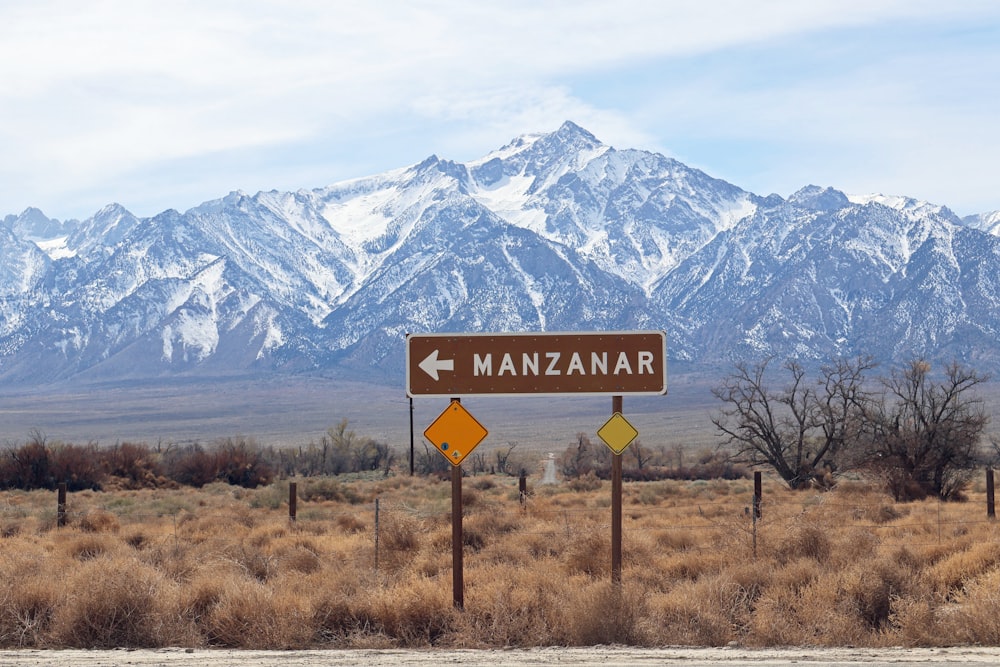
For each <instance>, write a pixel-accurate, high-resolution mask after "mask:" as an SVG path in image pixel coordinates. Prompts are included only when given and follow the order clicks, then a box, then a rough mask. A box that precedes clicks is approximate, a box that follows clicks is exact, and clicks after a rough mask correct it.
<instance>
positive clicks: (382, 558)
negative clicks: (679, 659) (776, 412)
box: [0, 471, 1000, 573]
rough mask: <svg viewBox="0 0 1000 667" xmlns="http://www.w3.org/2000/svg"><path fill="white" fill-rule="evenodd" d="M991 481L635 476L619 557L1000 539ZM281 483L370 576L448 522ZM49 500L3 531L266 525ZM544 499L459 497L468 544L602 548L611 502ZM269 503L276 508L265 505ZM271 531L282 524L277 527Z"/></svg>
mask: <svg viewBox="0 0 1000 667" xmlns="http://www.w3.org/2000/svg"><path fill="white" fill-rule="evenodd" d="M991 477H992V471H987V484H986V489H987V494H986V504H985V507H984V506H983V504H981V503H979V502H965V503H956V502H942V501H934V502H923V503H896V502H894V501H892V500H891V499H890V498H888V497H863V498H861V499H859V500H857V501H853V500H852V498H851V497H850V495H849V494H837V493H819V494H809V495H808V496H805V497H802V498H795V499H788V498H787V497H777V496H776V497H773V498H769V497H768V496H767V495H765V494H763V493H762V492H761V487H760V484H759V479H758V480H756V481H757V483H756V484H755V488H754V492H753V493H752V494H744V495H740V496H735V495H734V496H732V497H725V498H718V497H706V498H705V499H704V501H700V500H699V499H697V498H695V499H690V498H684V499H683V500H678V499H675V498H673V497H671V496H669V495H667V496H658V495H656V494H655V493H653V492H650V493H648V494H646V493H644V491H643V489H645V488H652V487H643V486H642V483H637V484H636V485H635V487H634V488H638V489H640V490H639V491H638V493H636V494H635V495H634V497H633V498H632V500H633V502H630V503H629V504H627V505H626V508H625V513H624V534H625V538H626V544H625V558H626V562H627V561H628V551H629V547H630V546H631V545H634V544H635V542H636V541H637V540H640V539H646V540H652V542H653V543H654V545H655V546H656V548H658V549H660V550H662V552H664V553H666V552H675V553H681V554H684V553H699V552H711V551H717V550H719V549H724V548H735V547H739V548H743V549H746V551H747V553H748V554H749V555H751V556H752V557H754V558H756V557H758V556H765V555H774V554H781V553H783V552H786V551H788V550H791V549H799V550H805V551H807V552H808V551H809V549H819V548H823V540H824V539H825V536H827V535H829V534H832V533H834V532H835V531H837V530H840V529H845V528H846V529H850V530H851V531H854V533H853V534H854V535H855V536H856V538H857V539H863V540H868V543H870V544H872V545H880V546H883V547H885V546H888V547H893V546H900V547H902V546H905V547H908V548H920V547H929V546H940V545H942V544H944V543H945V542H947V541H950V540H955V539H956V538H961V537H963V536H965V535H968V534H972V533H974V534H975V535H977V537H978V539H986V540H988V541H990V542H1000V532H998V527H997V523H996V520H995V511H994V507H995V505H994V502H993V498H992V493H990V492H991V491H992V484H991V483H990V481H991ZM288 486H289V496H288V500H287V502H286V503H285V504H286V505H287V508H288V517H287V520H286V519H284V518H281V517H280V515H279V522H278V524H279V526H280V525H282V524H284V525H285V528H284V529H285V530H293V531H297V532H298V533H301V534H303V535H315V536H320V535H330V534H337V535H344V536H347V535H350V536H354V537H355V538H356V539H360V540H361V541H362V543H364V544H365V545H366V546H365V547H364V548H363V549H360V550H358V551H357V552H356V556H355V557H356V558H357V559H358V562H357V563H355V565H356V566H357V567H361V568H369V569H371V570H372V571H373V572H375V573H378V572H379V571H380V570H381V569H384V568H387V567H398V563H399V561H400V555H405V554H410V553H413V552H414V551H415V550H416V549H417V548H418V547H419V545H420V544H421V542H422V540H424V539H425V538H426V537H427V536H428V535H431V534H432V533H433V530H434V529H435V528H437V527H441V526H445V525H448V524H449V522H450V520H451V516H450V513H449V512H448V511H447V509H445V508H443V507H442V506H441V505H440V504H427V505H424V506H419V505H414V504H410V503H407V502H403V501H399V500H387V499H383V498H375V500H374V501H373V502H358V503H355V504H350V505H346V506H343V507H339V506H338V507H330V506H327V505H324V504H321V503H303V502H302V501H300V499H299V498H298V494H297V488H296V484H295V483H290V484H289V485H288ZM55 496H56V497H55V498H54V500H55V502H53V504H52V505H51V506H50V508H48V509H41V510H38V509H28V508H25V507H23V506H18V505H14V504H12V503H10V501H9V499H6V500H5V501H4V503H3V504H2V505H0V538H3V537H11V536H13V535H15V534H17V531H18V528H17V525H18V523H17V522H18V521H19V520H24V519H28V518H33V519H34V520H35V521H36V523H37V525H38V526H39V527H40V528H41V529H42V530H54V531H56V532H57V533H58V532H59V531H64V529H65V531H67V532H66V534H69V532H70V531H73V530H77V532H84V533H87V532H89V533H100V532H102V531H108V530H111V529H114V530H116V531H120V532H122V533H123V539H124V540H125V541H126V542H128V543H130V544H132V545H133V546H140V545H143V544H145V545H146V546H148V545H149V543H150V541H151V540H159V541H160V542H159V546H161V547H173V548H174V549H178V548H179V547H180V546H182V545H184V544H186V543H189V542H194V541H203V540H204V539H205V537H204V533H205V532H206V531H208V532H210V531H211V530H212V529H213V527H214V529H216V530H218V531H220V532H221V533H225V531H226V525H227V522H228V523H231V522H233V521H236V522H238V523H242V524H243V525H244V526H245V527H247V528H251V527H254V526H259V527H260V529H261V530H265V529H266V526H264V525H263V524H262V519H261V513H260V511H259V510H260V509H261V508H260V507H259V506H258V507H254V506H253V505H252V503H249V502H245V503H234V504H233V505H232V506H229V507H226V508H225V509H214V508H205V509H201V508H193V509H192V508H186V507H183V508H181V507H165V508H163V509H160V510H156V511H149V510H144V509H143V510H133V509H131V508H129V507H126V506H123V505H121V504H115V503H113V502H104V503H102V502H100V498H97V497H96V496H94V495H90V496H88V502H82V500H80V501H77V500H76V499H72V498H69V497H68V494H67V493H66V491H65V487H64V486H61V487H60V489H59V490H58V491H57V492H56V494H55ZM567 497H570V496H568V494H567ZM95 498H97V499H96V500H95ZM551 500H552V498H551V497H540V496H536V495H534V494H532V493H528V492H526V491H525V488H524V486H523V485H522V486H521V487H520V489H519V493H518V496H517V499H516V500H505V501H497V500H491V501H485V500H481V501H477V502H475V503H469V504H466V507H465V514H464V522H465V530H464V541H465V545H464V546H465V548H466V549H467V550H469V551H471V552H473V553H475V554H477V555H478V556H479V557H481V558H484V559H487V560H502V559H504V558H507V559H509V558H510V557H511V556H512V554H513V555H516V556H519V557H521V558H523V559H524V560H531V559H545V558H565V557H566V556H567V549H568V545H573V544H580V545H582V547H583V548H585V549H591V550H597V551H600V549H601V548H603V540H604V539H605V538H606V537H607V536H608V535H609V533H610V527H611V523H610V522H611V516H610V509H609V507H605V506H602V505H601V504H600V503H598V504H597V506H592V507H580V506H572V505H564V506H553V503H552V502H551ZM563 502H568V500H567V501H563ZM270 509H271V510H273V509H275V508H274V506H273V505H272V506H271V507H270ZM271 516H272V517H273V512H272V514H271ZM285 521H287V524H286V523H285ZM272 523H273V521H272ZM153 524H157V525H159V526H161V531H160V532H159V533H157V536H156V537H150V536H149V534H147V532H144V531H143V529H144V528H146V527H148V526H151V525H153ZM650 526H655V528H653V529H650V528H649V527H650ZM271 530H272V531H279V530H280V528H279V529H276V528H273V526H272V528H271ZM651 531H652V532H651ZM277 534H278V532H275V535H277ZM442 534H446V532H443V533H442ZM983 536H985V538H984V537H983ZM441 547H442V548H441V552H442V553H443V554H444V553H447V552H448V549H449V547H448V545H444V544H442V545H441ZM0 548H2V542H0Z"/></svg>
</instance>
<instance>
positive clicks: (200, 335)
mask: <svg viewBox="0 0 1000 667" xmlns="http://www.w3.org/2000/svg"><path fill="white" fill-rule="evenodd" d="M2 223H3V224H2V225H0V380H2V381H3V382H4V383H5V385H6V386H8V387H9V386H28V385H42V384H45V383H52V382H57V381H74V380H83V381H97V380H100V381H109V382H120V381H125V380H130V379H136V378H147V379H148V378H163V377H214V376H224V375H237V374H246V373H272V372H276V373H323V374H333V375H343V376H344V377H351V378H355V379H357V378H364V379H371V380H375V381H384V382H398V383H401V382H402V377H403V355H404V337H405V334H406V333H407V332H413V333H419V332H446V331H462V332H486V331H536V330H544V331H570V330H587V331H618V330H636V329H658V330H659V329H662V330H665V331H666V332H667V338H668V353H669V358H670V360H671V363H676V364H680V365H682V366H685V367H699V366H702V367H720V366H726V365H729V364H731V363H732V362H733V361H735V360H740V359H744V360H750V359H760V358H763V357H769V356H773V357H777V358H794V359H799V360H802V361H804V362H809V363H811V362H822V361H824V360H827V359H830V358H832V357H834V356H839V355H856V354H870V355H872V356H874V357H875V358H876V359H878V360H880V361H883V362H886V363H896V362H900V361H903V360H907V359H910V358H913V357H923V358H927V359H928V360H932V361H943V362H947V361H951V360H958V361H960V362H962V363H967V364H973V365H975V367H976V368H980V369H982V370H984V371H987V372H989V371H996V370H998V369H1000V344H998V332H1000V307H998V306H1000V237H998V234H1000V212H993V213H987V214H982V215H977V216H971V217H968V218H964V219H963V218H959V217H958V216H957V215H955V214H954V213H953V212H952V211H951V210H949V209H948V208H947V207H945V206H941V205H934V204H930V203H927V202H923V201H919V200H916V199H911V198H908V197H901V196H883V195H848V194H845V193H843V192H840V191H838V190H836V189H833V188H829V187H826V188H823V187H817V186H812V185H809V186H806V187H803V188H802V189H801V190H799V191H798V192H796V193H794V194H792V195H791V196H789V197H787V198H783V197H781V196H778V195H775V194H771V195H767V196H761V195H757V194H754V193H751V192H747V191H745V190H743V189H741V188H739V187H738V186H736V185H732V184H730V183H727V182H725V181H723V180H720V179H717V178H713V177H711V176H709V175H708V174H706V173H704V172H702V171H700V170H698V169H693V168H691V167H688V166H686V165H684V164H682V163H681V162H678V161H677V160H674V159H672V158H669V157H666V156H664V155H661V154H657V153H654V152H649V151H644V150H633V149H627V150H620V149H616V148H614V147H611V146H608V145H606V144H603V143H602V142H601V141H599V140H598V139H597V138H596V137H594V136H593V135H592V134H591V133H589V132H587V131H586V130H585V129H583V128H581V127H579V126H577V125H575V124H573V123H571V122H566V123H565V124H563V125H562V126H561V127H560V128H559V129H558V130H556V131H555V132H551V133H547V134H537V135H526V136H522V137H519V138H517V139H515V140H513V141H512V142H511V143H509V144H507V145H506V146H503V147H502V148H500V149H498V150H496V151H494V152H492V153H490V154H488V155H486V156H484V157H482V158H480V159H478V160H475V161H471V162H467V163H459V162H454V161H450V160H446V159H441V158H439V157H437V156H431V157H428V158H427V159H426V160H424V161H423V162H420V163H419V164H416V165H412V166H408V167H404V168H400V169H397V170H394V171H389V172H386V173H382V174H378V175H375V176H368V177H364V178H358V179H354V180H350V181H345V182H340V183H336V184H334V185H330V186H328V187H323V188H318V189H303V190H299V191H296V192H278V191H270V192H258V193H257V194H254V195H249V194H246V193H243V192H232V193H230V194H228V195H226V196H225V197H222V198H221V199H218V200H214V201H209V202H205V203H204V204H201V205H200V206H197V207H195V208H192V209H190V210H188V211H186V212H184V213H180V212H178V211H175V210H167V211H164V212H162V213H160V214H158V215H156V216H153V217H149V218H140V217H137V216H135V215H133V214H132V213H130V212H129V211H127V210H125V209H124V208H123V207H122V206H119V205H117V204H111V205H108V206H106V207H105V208H103V209H101V210H100V211H98V212H97V213H95V214H94V215H93V216H92V217H90V218H88V219H86V220H83V221H77V220H70V221H59V220H54V219H50V218H48V217H46V216H45V214H44V213H42V212H41V211H40V210H38V209H34V208H31V209H28V210H26V211H24V212H22V213H20V214H19V215H7V216H6V217H5V218H3V220H2Z"/></svg>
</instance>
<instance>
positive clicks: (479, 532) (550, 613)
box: [0, 474, 1000, 649]
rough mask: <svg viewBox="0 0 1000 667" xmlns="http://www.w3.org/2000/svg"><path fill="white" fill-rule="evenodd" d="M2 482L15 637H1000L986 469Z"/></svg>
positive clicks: (775, 640) (942, 641)
mask: <svg viewBox="0 0 1000 667" xmlns="http://www.w3.org/2000/svg"><path fill="white" fill-rule="evenodd" d="M294 481H295V483H296V486H297V499H298V501H297V513H296V519H295V520H294V521H292V520H291V519H290V517H289V508H288V489H289V487H288V485H289V480H283V481H278V482H274V483H272V484H270V485H268V486H262V487H259V488H256V489H246V488H240V487H234V486H230V485H227V484H222V483H218V482H216V483H211V484H208V485H206V486H204V487H202V488H200V489H193V488H187V487H182V488H152V489H137V490H117V491H79V492H73V493H70V494H69V497H68V499H67V505H66V514H65V518H66V525H64V526H62V527H59V526H57V523H58V521H57V511H56V510H57V507H56V494H55V493H54V492H52V491H45V490H36V491H30V492H25V491H5V492H3V493H2V495H0V510H2V511H0V646H3V647H7V648H67V647H82V648H95V647H96V648H101V647H103V648H113V647H193V648H206V647H214V648H239V649H307V648H338V649H390V648H392V649H398V648H419V649H426V648H439V649H443V648H452V649H455V648H463V649H464V648H503V647H541V646H594V645H608V644H627V645H632V646H637V647H659V646H671V645H682V646H717V647H725V646H729V645H737V644H738V645H739V646H742V647H773V646H789V645H797V646H803V645H808V646H856V647H890V646H910V647H919V646H955V645H967V644H982V645H997V644H1000V620H998V619H1000V593H998V591H1000V540H998V533H997V525H996V523H995V522H994V521H993V520H990V519H988V518H987V516H986V505H985V496H984V492H985V489H984V484H983V482H982V481H977V482H975V483H974V484H973V485H972V486H971V487H970V489H969V490H968V493H967V498H968V499H967V501H965V502H952V503H941V502H939V501H936V500H924V501H919V502H911V503H896V502H893V501H892V500H891V498H889V497H888V496H886V495H885V494H884V493H883V492H882V491H881V490H880V488H879V487H877V486H873V485H870V484H867V483H865V482H864V481H860V480H859V481H843V482H842V483H840V484H839V485H838V486H837V488H836V489H834V490H833V491H798V492H792V491H789V490H787V488H786V487H785V486H784V485H782V484H780V483H778V482H777V481H771V480H768V479H766V478H765V483H764V494H763V503H762V507H761V510H762V512H761V517H760V519H759V520H758V521H756V522H755V521H754V520H753V516H752V512H751V511H750V506H751V502H752V500H751V499H752V493H753V482H752V481H751V480H747V479H738V480H732V481H723V480H713V481H674V480H664V481H656V482H626V483H625V485H624V501H623V502H624V511H623V516H624V525H623V560H624V565H623V576H622V584H621V586H616V585H614V584H612V582H611V577H610V504H611V496H610V484H609V483H607V482H601V481H599V480H596V479H594V478H592V477H588V478H581V479H579V480H576V481H574V482H569V483H567V482H563V483H557V484H545V485H543V484H540V483H539V482H540V479H538V478H536V477H534V476H532V477H529V480H528V495H527V497H526V498H522V497H521V496H520V494H519V491H518V486H517V479H516V478H512V477H507V476H499V475H478V476H469V477H466V478H465V479H464V480H463V506H464V510H465V516H464V519H463V526H464V543H465V544H464V580H465V590H464V603H465V604H464V608H463V609H456V608H455V607H454V605H453V591H452V570H451V564H452V562H451V514H450V507H451V484H450V482H449V481H445V480H442V479H441V478H439V477H421V476H417V477H410V476H408V475H400V474H393V475H390V476H388V477H385V476H382V475H381V474H379V475H374V476H372V475H368V476H364V475H354V476H341V477H317V478H299V479H296V480H294Z"/></svg>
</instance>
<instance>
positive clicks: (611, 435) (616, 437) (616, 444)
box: [597, 412, 639, 454]
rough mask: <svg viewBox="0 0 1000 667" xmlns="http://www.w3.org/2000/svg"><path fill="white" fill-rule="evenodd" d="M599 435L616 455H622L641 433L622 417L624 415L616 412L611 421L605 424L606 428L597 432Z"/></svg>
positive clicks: (603, 427)
mask: <svg viewBox="0 0 1000 667" xmlns="http://www.w3.org/2000/svg"><path fill="white" fill-rule="evenodd" d="M597 435H598V436H600V438H601V440H603V441H604V444H605V445H607V446H608V447H609V448H610V449H611V451H613V452H614V453H615V454H621V453H622V452H623V451H625V448H626V447H628V446H629V445H631V444H632V441H633V440H635V439H636V436H638V435H639V432H638V431H637V430H635V427H634V426H632V424H630V423H629V422H628V420H627V419H625V417H623V416H622V413H620V412H616V413H615V414H613V415H612V416H611V419H609V420H608V421H607V422H605V424H604V426H602V427H601V428H599V429H598V430H597Z"/></svg>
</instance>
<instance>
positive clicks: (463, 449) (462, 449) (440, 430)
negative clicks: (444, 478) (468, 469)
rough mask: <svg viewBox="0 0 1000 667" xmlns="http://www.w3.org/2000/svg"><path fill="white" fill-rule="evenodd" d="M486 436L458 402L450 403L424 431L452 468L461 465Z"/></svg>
mask: <svg viewBox="0 0 1000 667" xmlns="http://www.w3.org/2000/svg"><path fill="white" fill-rule="evenodd" d="M487 434H488V431H487V430H486V429H485V428H483V425H482V424H480V423H479V422H478V421H476V418H475V417H473V416H472V414H470V413H469V411H468V410H466V409H465V408H464V407H462V404H461V403H459V402H458V401H452V402H451V405H449V406H448V407H447V408H445V411H444V412H442V413H441V414H440V415H438V418H437V419H435V420H434V423H433V424H431V425H430V426H428V427H427V430H426V431H424V437H425V438H427V439H428V440H429V441H430V443H431V444H432V445H434V446H435V447H437V448H438V451H439V452H441V453H442V454H444V457H445V458H446V459H448V460H449V461H451V464H452V465H454V466H457V465H461V464H462V461H463V460H465V457H466V456H468V455H469V454H470V453H471V452H472V450H473V449H475V448H476V445H478V444H479V443H480V442H482V441H483V438H485V437H486V436H487Z"/></svg>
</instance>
